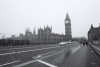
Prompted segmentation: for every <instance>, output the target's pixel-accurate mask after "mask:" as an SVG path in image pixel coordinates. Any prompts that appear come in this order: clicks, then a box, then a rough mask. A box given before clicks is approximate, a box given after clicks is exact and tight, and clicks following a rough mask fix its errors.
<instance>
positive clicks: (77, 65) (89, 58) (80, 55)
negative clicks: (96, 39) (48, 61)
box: [58, 45, 100, 67]
mask: <svg viewBox="0 0 100 67" xmlns="http://www.w3.org/2000/svg"><path fill="white" fill-rule="evenodd" d="M58 67H100V63H99V62H98V60H97V58H96V54H95V52H94V51H93V50H92V48H91V47H90V46H86V45H85V46H82V47H81V48H80V49H79V50H78V51H76V52H75V53H74V54H73V55H71V56H70V57H69V58H67V59H65V60H64V61H63V63H62V64H61V65H59V66H58Z"/></svg>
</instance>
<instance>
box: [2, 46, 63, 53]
mask: <svg viewBox="0 0 100 67" xmlns="http://www.w3.org/2000/svg"><path fill="white" fill-rule="evenodd" d="M57 47H61V46H57ZM57 47H49V48H42V49H35V50H26V51H19V52H12V53H4V54H0V55H7V54H14V53H23V52H30V51H37V50H44V49H50V48H57Z"/></svg>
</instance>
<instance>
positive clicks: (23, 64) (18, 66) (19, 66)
mask: <svg viewBox="0 0 100 67" xmlns="http://www.w3.org/2000/svg"><path fill="white" fill-rule="evenodd" d="M35 61H36V60H32V61H29V62H25V63H22V64H19V65H16V66H13V67H21V66H25V65H27V64H31V63H33V62H35Z"/></svg>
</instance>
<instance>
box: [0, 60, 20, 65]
mask: <svg viewBox="0 0 100 67" xmlns="http://www.w3.org/2000/svg"><path fill="white" fill-rule="evenodd" d="M19 61H20V60H18V61H14V62H10V63H6V64H2V65H0V66H5V65H8V64H12V63H16V62H19Z"/></svg>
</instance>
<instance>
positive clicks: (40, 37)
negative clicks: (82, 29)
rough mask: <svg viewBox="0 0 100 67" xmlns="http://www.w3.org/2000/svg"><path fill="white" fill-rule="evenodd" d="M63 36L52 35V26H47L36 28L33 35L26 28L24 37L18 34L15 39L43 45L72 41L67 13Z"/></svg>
mask: <svg viewBox="0 0 100 67" xmlns="http://www.w3.org/2000/svg"><path fill="white" fill-rule="evenodd" d="M64 24H65V35H63V34H58V33H52V26H51V27H49V26H48V25H47V26H46V27H45V26H44V28H41V27H40V28H38V32H37V34H36V30H35V28H34V30H33V33H32V32H31V31H30V29H29V28H26V30H25V35H23V34H20V35H19V37H17V39H20V40H29V41H30V43H34V44H36V43H39V44H45V43H59V42H62V41H70V40H71V39H72V34H71V19H70V18H69V15H68V13H67V14H66V18H65V22H64Z"/></svg>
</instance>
